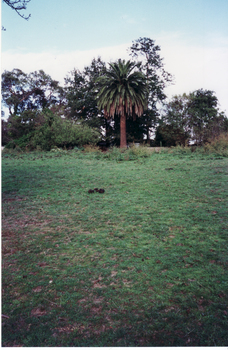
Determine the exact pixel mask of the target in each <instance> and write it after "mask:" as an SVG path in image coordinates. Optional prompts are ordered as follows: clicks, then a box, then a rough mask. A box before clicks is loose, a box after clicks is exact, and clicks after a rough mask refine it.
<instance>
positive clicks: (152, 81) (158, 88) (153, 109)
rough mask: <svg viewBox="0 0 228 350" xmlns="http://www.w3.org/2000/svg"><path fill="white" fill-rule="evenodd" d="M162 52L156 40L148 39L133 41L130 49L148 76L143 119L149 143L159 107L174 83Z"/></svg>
mask: <svg viewBox="0 0 228 350" xmlns="http://www.w3.org/2000/svg"><path fill="white" fill-rule="evenodd" d="M160 50H161V49H160V47H159V46H158V45H155V41H154V40H152V39H150V38H146V37H144V38H139V39H138V40H135V41H133V43H132V46H131V47H130V49H129V51H130V55H131V57H133V58H134V59H135V58H136V59H138V60H139V61H141V62H142V63H141V67H140V69H141V71H142V72H143V73H144V75H145V76H146V81H147V85H148V92H147V108H146V109H145V111H144V113H143V115H142V117H141V122H142V124H143V125H144V130H145V133H146V136H147V142H148V143H149V142H150V133H151V130H152V128H154V127H155V126H156V121H157V117H158V115H159V113H158V105H159V104H161V103H162V102H163V101H164V100H165V98H166V95H165V93H164V89H165V87H166V86H167V85H168V84H170V83H171V82H172V76H171V74H169V73H168V72H166V71H165V69H164V63H163V58H161V56H160V53H159V51H160Z"/></svg>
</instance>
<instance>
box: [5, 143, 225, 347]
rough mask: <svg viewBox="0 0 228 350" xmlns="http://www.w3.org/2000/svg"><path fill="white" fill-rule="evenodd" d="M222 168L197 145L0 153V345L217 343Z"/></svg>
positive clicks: (220, 328)
mask: <svg viewBox="0 0 228 350" xmlns="http://www.w3.org/2000/svg"><path fill="white" fill-rule="evenodd" d="M137 152H140V156H138V155H139V153H137ZM227 175H228V160H227V158H223V157H218V156H216V155H206V154H205V155H202V154H199V153H197V152H195V153H186V154H182V152H176V153H175V152H174V153H172V154H168V153H167V152H163V153H152V154H148V153H147V151H146V150H144V151H142V150H140V151H136V150H131V152H129V151H127V152H124V153H121V152H119V151H117V150H114V151H113V153H112V154H110V153H105V154H103V153H101V152H98V151H96V152H93V153H91V152H89V153H85V152H81V151H78V152H75V151H71V152H59V151H56V152H49V153H29V154H23V153H21V154H17V153H3V155H2V200H3V204H2V292H3V295H2V313H3V314H4V315H5V316H7V317H3V328H2V344H3V346H27V347H28V346H29V347H34V346H39V347H44V346H46V347H48V346H62V347H63V346H66V347H68V346H71V347H72V346H80V347H82V346H83V347H87V346H109V347H110V346H131V347H135V346H156V347H157V346H227V345H228V333H227V315H228V307H227V300H228V278H227V264H228V258H227V228H228V215H227V209H228V204H227V192H228V186H227V179H228V176H227ZM95 187H98V188H104V189H105V193H104V194H100V193H92V194H89V193H88V190H89V189H93V188H95Z"/></svg>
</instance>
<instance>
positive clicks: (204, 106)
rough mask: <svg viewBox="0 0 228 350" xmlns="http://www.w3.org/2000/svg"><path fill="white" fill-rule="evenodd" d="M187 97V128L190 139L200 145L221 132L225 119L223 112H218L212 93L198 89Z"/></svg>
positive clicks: (216, 100) (216, 102) (215, 98)
mask: <svg viewBox="0 0 228 350" xmlns="http://www.w3.org/2000/svg"><path fill="white" fill-rule="evenodd" d="M189 97H190V98H189V103H188V118H189V126H190V127H191V132H192V138H193V139H194V140H195V141H196V143H197V144H199V145H201V144H203V143H205V142H207V141H208V140H209V139H210V138H214V137H217V136H218V134H219V133H220V132H222V130H223V126H224V121H225V119H226V117H225V114H224V113H223V112H219V108H218V99H217V97H216V96H215V95H214V91H211V90H203V89H199V90H196V91H194V92H192V93H191V94H190V96H189Z"/></svg>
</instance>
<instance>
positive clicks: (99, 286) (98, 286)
mask: <svg viewBox="0 0 228 350" xmlns="http://www.w3.org/2000/svg"><path fill="white" fill-rule="evenodd" d="M93 288H106V285H104V284H99V283H95V284H94V285H93Z"/></svg>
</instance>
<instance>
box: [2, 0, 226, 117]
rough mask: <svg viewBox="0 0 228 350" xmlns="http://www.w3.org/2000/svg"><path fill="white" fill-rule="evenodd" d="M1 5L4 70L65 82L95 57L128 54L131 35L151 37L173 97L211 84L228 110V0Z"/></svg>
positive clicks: (55, 0)
mask: <svg viewBox="0 0 228 350" xmlns="http://www.w3.org/2000/svg"><path fill="white" fill-rule="evenodd" d="M1 2H2V1H1ZM1 12H2V16H1V21H2V23H1V24H2V26H4V27H5V28H6V31H2V32H1V72H3V71H5V70H9V71H11V70H12V69H14V68H19V69H21V70H22V71H24V72H25V73H30V72H33V71H35V70H40V69H42V70H44V71H45V73H47V74H49V75H51V77H52V78H53V79H55V80H58V81H59V82H60V83H61V84H62V85H64V78H65V77H66V76H67V75H69V73H70V72H71V71H72V70H73V69H79V70H83V68H84V67H85V66H86V65H89V64H90V63H91V61H92V59H93V58H98V57H99V56H100V57H101V58H102V60H103V61H105V62H110V61H115V60H117V59H119V58H121V59H129V58H130V57H129V54H128V51H127V49H128V48H129V47H130V46H131V45H132V42H133V41H135V40H137V39H139V38H140V37H147V38H150V39H152V40H154V41H155V44H156V45H159V46H160V48H161V51H160V55H161V57H162V58H163V63H164V65H165V70H166V71H167V72H169V73H171V74H172V75H173V77H174V84H173V85H171V86H169V87H167V88H166V90H165V93H166V95H167V98H168V100H169V99H171V98H172V96H174V95H176V94H183V93H189V92H192V91H195V90H197V89H201V88H202V89H205V90H212V91H214V92H215V95H216V96H217V98H218V101H219V107H220V110H221V111H225V112H226V115H227V116H228V20H227V18H228V0H64V1H63V0H31V1H30V2H29V3H28V5H27V9H26V10H25V11H23V13H24V14H25V15H29V14H31V17H30V19H29V20H28V21H26V20H24V19H22V18H21V17H20V16H18V14H17V13H16V12H15V11H13V10H12V9H10V8H9V7H8V6H7V5H6V4H5V3H2V7H1Z"/></svg>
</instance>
